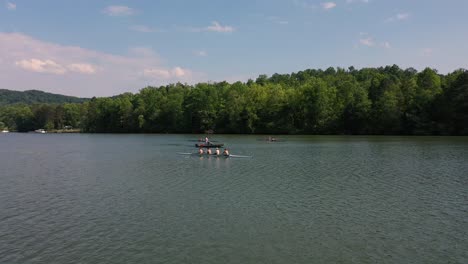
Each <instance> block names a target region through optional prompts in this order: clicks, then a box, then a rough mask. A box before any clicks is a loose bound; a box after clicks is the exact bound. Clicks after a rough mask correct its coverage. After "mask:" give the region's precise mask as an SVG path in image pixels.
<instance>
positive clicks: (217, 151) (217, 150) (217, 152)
mask: <svg viewBox="0 0 468 264" xmlns="http://www.w3.org/2000/svg"><path fill="white" fill-rule="evenodd" d="M216 155H217V156H219V148H218V147H217V148H216Z"/></svg>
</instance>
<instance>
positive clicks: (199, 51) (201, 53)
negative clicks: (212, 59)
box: [194, 50, 208, 57]
mask: <svg viewBox="0 0 468 264" xmlns="http://www.w3.org/2000/svg"><path fill="white" fill-rule="evenodd" d="M194 54H195V56H199V57H206V56H208V53H207V52H206V51H204V50H197V51H195V52H194Z"/></svg>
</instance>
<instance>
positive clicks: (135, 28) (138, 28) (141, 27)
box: [130, 25, 163, 33]
mask: <svg viewBox="0 0 468 264" xmlns="http://www.w3.org/2000/svg"><path fill="white" fill-rule="evenodd" d="M130 30H133V31H137V32H142V33H154V32H163V31H162V30H160V29H157V28H152V27H148V26H145V25H134V26H131V27H130Z"/></svg>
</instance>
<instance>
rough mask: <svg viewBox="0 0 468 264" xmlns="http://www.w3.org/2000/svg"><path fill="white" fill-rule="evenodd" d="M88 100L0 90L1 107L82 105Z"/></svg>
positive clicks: (42, 93)
mask: <svg viewBox="0 0 468 264" xmlns="http://www.w3.org/2000/svg"><path fill="white" fill-rule="evenodd" d="M86 100H87V99H84V98H78V97H73V96H65V95H60V94H52V93H46V92H43V91H38V90H29V91H24V92H20V91H12V90H6V89H0V106H1V105H9V104H20V103H22V104H36V103H48V104H52V103H56V104H62V103H82V102H84V101H86Z"/></svg>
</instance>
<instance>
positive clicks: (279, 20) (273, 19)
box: [266, 16, 289, 25]
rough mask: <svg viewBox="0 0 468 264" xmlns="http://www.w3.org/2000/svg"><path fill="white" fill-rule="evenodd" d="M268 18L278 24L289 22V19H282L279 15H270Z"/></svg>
mask: <svg viewBox="0 0 468 264" xmlns="http://www.w3.org/2000/svg"><path fill="white" fill-rule="evenodd" d="M266 19H267V20H268V21H271V22H273V23H275V24H278V25H287V24H289V21H287V20H284V19H282V18H280V17H277V16H268V17H266Z"/></svg>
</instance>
